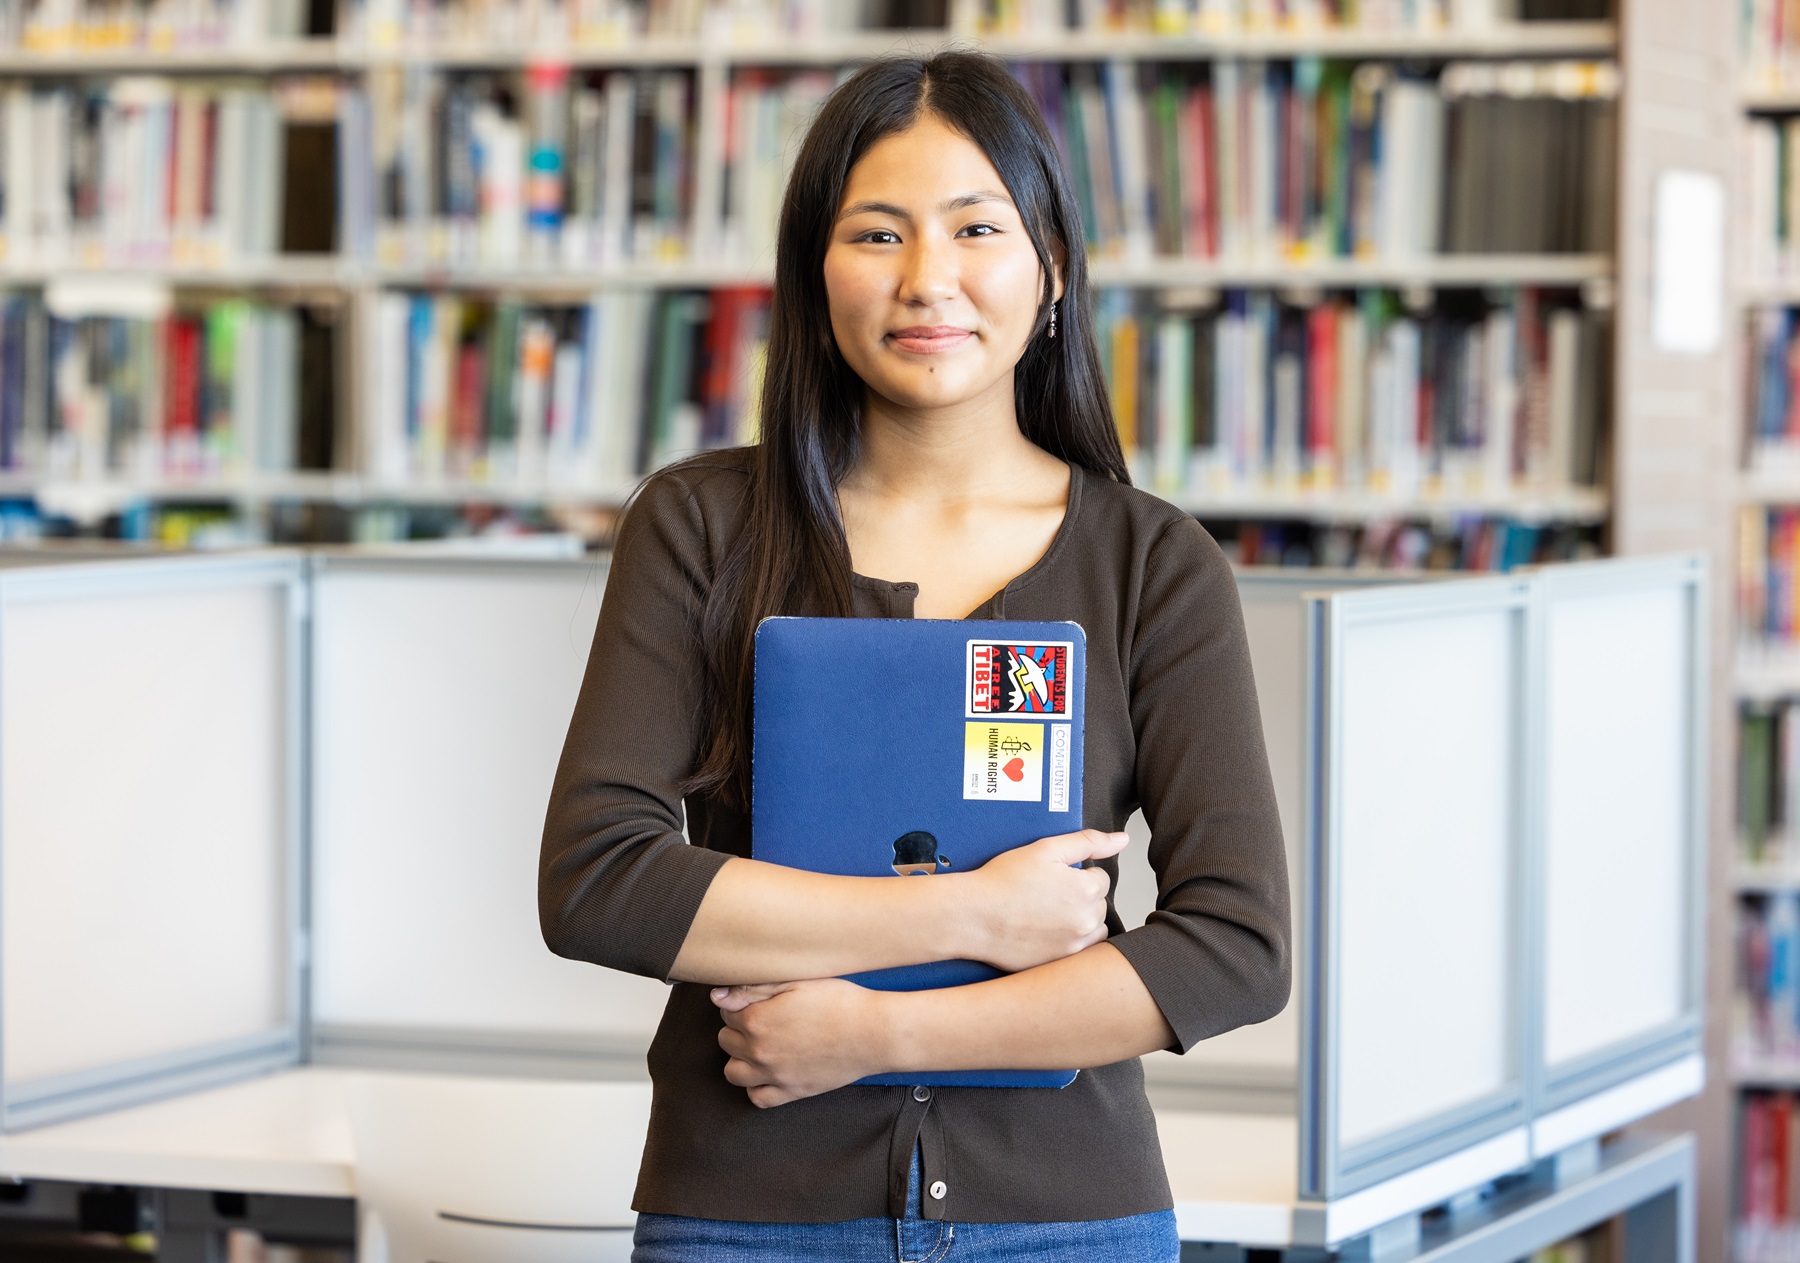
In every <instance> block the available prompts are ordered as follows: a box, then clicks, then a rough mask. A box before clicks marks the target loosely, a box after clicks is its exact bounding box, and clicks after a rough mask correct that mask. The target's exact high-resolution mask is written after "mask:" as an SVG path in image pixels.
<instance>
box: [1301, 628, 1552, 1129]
mask: <svg viewBox="0 0 1800 1263" xmlns="http://www.w3.org/2000/svg"><path fill="white" fill-rule="evenodd" d="M1518 627H1519V622H1518V615H1516V614H1514V613H1511V612H1508V611H1491V612H1489V611H1484V612H1465V613H1455V614H1445V615H1439V616H1420V615H1413V616H1409V617H1407V618H1405V619H1404V620H1396V621H1382V622H1368V623H1353V624H1351V625H1350V626H1349V627H1347V628H1346V630H1345V632H1344V641H1343V658H1342V662H1341V669H1342V678H1341V680H1340V681H1339V686H1340V688H1341V693H1340V695H1339V696H1340V700H1341V706H1342V711H1341V723H1342V728H1341V733H1340V736H1341V742H1342V745H1341V750H1342V761H1341V763H1340V765H1339V785H1340V794H1341V797H1340V800H1339V808H1340V811H1341V816H1340V820H1339V855H1340V865H1341V867H1340V870H1339V873H1338V875H1337V876H1338V880H1339V883H1340V884H1339V889H1338V903H1337V908H1338V915H1339V922H1338V944H1339V949H1340V955H1339V957H1338V961H1337V966H1336V967H1337V970H1338V974H1337V984H1338V987H1339V1004H1338V1009H1337V1011H1338V1014H1339V1018H1338V1021H1339V1028H1338V1038H1339V1063H1338V1064H1339V1077H1338V1090H1339V1097H1338V1101H1339V1108H1338V1140H1339V1143H1340V1145H1342V1146H1351V1145H1355V1144H1356V1143H1358V1142H1359V1141H1364V1140H1369V1139H1372V1138H1375V1137H1377V1136H1381V1135H1383V1134H1386V1133H1388V1132H1391V1131H1393V1130H1394V1129H1396V1128H1399V1127H1402V1126H1405V1125H1406V1124H1408V1123H1411V1122H1415V1121H1417V1120H1420V1119H1423V1118H1427V1117H1431V1116H1433V1115H1437V1114H1440V1113H1442V1112H1444V1111H1446V1110H1449V1109H1452V1108H1454V1107H1456V1106H1458V1105H1462V1104H1465V1103H1468V1102H1472V1101H1475V1100H1477V1099H1480V1098H1482V1097H1485V1096H1487V1095H1489V1094H1491V1093H1494V1092H1496V1091H1499V1090H1502V1089H1504V1088H1505V1087H1507V1086H1508V1085H1509V1084H1511V1083H1513V1082H1514V1081H1515V1079H1516V1068H1515V1058H1514V1055H1513V1052H1512V1047H1513V1039H1514V1027H1513V1025H1512V1019H1511V1018H1510V1016H1509V1009H1510V1007H1511V1006H1510V1005H1509V1004H1507V1003H1505V1002H1504V997H1506V996H1509V995H1511V994H1512V987H1513V981H1514V979H1513V974H1512V968H1513V967H1512V950H1513V946H1514V944H1513V931H1512V928H1511V918H1512V911H1511V903H1512V898H1513V891H1512V886H1513V880H1514V879H1513V864H1512V835H1513V820H1514V811H1515V805H1514V802H1513V787H1514V785H1515V768H1514V761H1515V758H1516V755H1515V753H1514V745H1513V739H1514V737H1515V734H1516V733H1517V720H1516V715H1515V712H1514V702H1513V699H1514V696H1515V692H1514V690H1515V686H1516V674H1517V669H1518V668H1517V665H1516V663H1517V659H1516V650H1517V641H1516V637H1517V635H1518Z"/></svg>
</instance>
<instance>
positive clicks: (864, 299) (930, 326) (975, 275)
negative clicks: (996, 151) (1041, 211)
mask: <svg viewBox="0 0 1800 1263" xmlns="http://www.w3.org/2000/svg"><path fill="white" fill-rule="evenodd" d="M1042 286H1043V272H1042V269H1041V267H1040V265H1039V263H1038V257H1037V251H1036V250H1034V249H1033V248H1032V244H1031V238H1030V237H1029V236H1028V235H1027V234H1026V232H1025V225H1024V221H1023V220H1022V219H1021V218H1020V217H1019V212H1018V210H1017V208H1015V207H1014V205H1013V203H1012V198H1011V196H1010V195H1009V194H1008V193H1007V191H1006V183H1005V181H1003V180H1002V179H1001V178H1000V173H999V172H998V171H996V170H994V164H993V163H991V162H989V161H988V158H987V155H986V154H984V153H983V152H982V151H981V149H980V148H979V147H978V146H977V145H976V144H975V143H974V142H973V141H971V140H969V139H968V138H967V137H965V136H963V135H962V134H961V133H960V132H957V131H954V130H952V129H951V128H950V127H949V126H947V125H946V124H945V123H944V122H943V121H942V120H940V119H939V118H937V117H936V116H935V115H933V114H931V113H929V112H927V113H925V114H923V115H921V116H920V118H919V121H918V122H917V123H916V124H914V125H913V126H912V127H911V128H910V129H908V130H907V131H904V132H897V133H895V134H894V135H892V136H888V137H886V138H885V139H883V140H881V141H879V142H877V143H876V144H874V145H873V146H871V147H870V148H869V150H868V152H866V153H865V154H864V155H863V156H862V158H861V160H859V161H858V162H857V164H856V165H855V166H854V167H852V168H851V170H850V177H849V180H848V181H847V182H846V184H845V186H844V200H843V202H842V203H841V204H840V205H839V207H838V218H837V222H836V224H835V225H833V228H832V233H831V244H830V245H829V246H828V247H827V248H826V251H825V292H826V295H827V298H828V300H829V302H830V307H831V329H832V333H833V334H835V335H836V337H837V344H838V348H839V350H840V351H841V352H842V353H843V356H844V359H845V360H846V361H847V362H848V363H849V365H850V367H851V368H853V369H855V370H856V373H857V375H858V376H859V377H861V378H862V380H863V382H864V383H865V384H866V385H867V386H868V387H869V388H870V389H871V390H873V391H874V392H876V393H877V394H878V395H880V396H881V397H882V398H884V399H887V400H890V401H892V402H893V403H894V404H896V405H898V406H900V407H904V408H941V407H945V406H949V405H954V404H959V403H964V402H966V401H969V400H972V399H975V398H977V397H979V396H981V395H982V394H984V393H986V392H989V391H994V390H996V388H999V389H1000V390H1001V391H1003V392H1004V393H1003V396H1002V397H1003V398H1005V399H1006V400H1007V402H1008V403H1010V401H1011V398H1012V371H1013V366H1014V365H1016V364H1017V363H1018V362H1019V357H1020V356H1021V355H1023V354H1024V351H1025V342H1026V339H1027V337H1028V336H1029V335H1030V333H1031V329H1032V325H1033V323H1034V322H1035V320H1036V317H1037V308H1038V302H1039V300H1040V296H1041V295H1042V292H1043V290H1042ZM1060 288H1061V287H1060V286H1058V290H1057V292H1060Z"/></svg>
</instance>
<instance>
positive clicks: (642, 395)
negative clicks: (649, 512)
mask: <svg viewBox="0 0 1800 1263" xmlns="http://www.w3.org/2000/svg"><path fill="white" fill-rule="evenodd" d="M767 338H768V297H767V292H766V291H763V290H755V289H724V290H717V291H713V292H711V293H693V292H685V291H679V292H660V293H658V292H651V291H646V290H618V291H609V292H605V293H602V294H599V295H597V296H596V297H595V298H594V299H593V301H591V302H590V303H588V304H587V305H585V306H582V307H542V306H529V305H522V304H519V303H515V302H507V301H501V302H497V303H486V302H477V301H468V300H465V299H462V298H459V297H455V296H450V295H431V294H399V293H395V294H387V295H384V296H383V297H382V298H381V299H380V302H379V309H378V312H377V315H376V345H375V352H374V358H373V363H374V365H375V372H374V373H373V375H372V383H371V397H370V399H369V401H368V405H367V407H366V408H365V410H364V413H363V420H364V423H365V424H364V433H363V441H364V449H363V453H362V456H363V460H364V468H365V469H366V470H367V471H368V472H370V473H371V474H372V475H374V477H375V478H376V479H377V480H378V481H383V482H409V481H410V482H417V481H423V482H426V483H430V482H432V481H442V480H445V479H451V480H465V481H472V482H484V483H492V484H496V485H507V484H520V483H522V484H525V485H530V486H542V485H548V486H550V487H554V488H566V489H569V490H572V491H588V492H597V493H600V494H603V495H619V494H622V493H623V492H624V491H626V490H628V489H629V488H630V486H631V484H632V483H633V482H635V481H636V479H637V478H638V477H640V476H641V475H642V474H643V473H645V472H647V471H649V470H652V469H655V468H657V467H659V466H661V465H663V464H666V463H667V462H668V461H670V460H673V459H676V458H677V457H679V456H682V455H687V454H690V453H692V452H695V451H699V450H702V449H706V448H714V447H727V446H733V445H736V444H739V443H743V442H749V441H752V440H753V439H754V437H755V433H756V420H755V413H756V392H757V390H758V389H759V385H760V381H761V366H762V363H763V360H764V356H765V348H766V344H767Z"/></svg>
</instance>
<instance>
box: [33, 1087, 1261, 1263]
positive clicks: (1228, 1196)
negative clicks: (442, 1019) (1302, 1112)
mask: <svg viewBox="0 0 1800 1263" xmlns="http://www.w3.org/2000/svg"><path fill="white" fill-rule="evenodd" d="M387 1073H388V1072H381V1071H362V1070H345V1069H339V1068H332V1067H321V1066H307V1067H302V1068H300V1069H297V1070H287V1071H282V1072H280V1073H277V1074H271V1075H265V1076H263V1077H261V1078H257V1079H251V1080H249V1081H247V1082H244V1083H238V1084H233V1085H231V1086H230V1087H223V1088H214V1089H212V1090H210V1091H205V1092H195V1093H191V1094H189V1095H187V1096H180V1097H174V1098H172V1099H170V1100H167V1101H158V1102H156V1103H155V1104H151V1105H140V1106H137V1107H135V1108H133V1109H124V1110H116V1111H113V1112H112V1113H108V1114H98V1115H95V1116H94V1117H92V1118H84V1119H78V1120H76V1121H75V1122H71V1123H59V1124H56V1125H54V1126H50V1127H38V1128H34V1129H32V1130H30V1131H22V1132H14V1133H12V1134H11V1135H5V1136H0V1174H4V1175H10V1176H18V1177H21V1178H28V1179H45V1180H76V1181H91V1182H94V1183H108V1184H137V1185H145V1186H156V1187H170V1188H207V1189H225V1190H230V1191H232V1192H248V1193H296V1194H305V1195H313V1196H331V1197H354V1196H356V1151H355V1146H354V1144H353V1143H352V1140H351V1135H350V1120H349V1111H348V1108H347V1106H346V1097H345V1090H344V1089H345V1085H346V1083H347V1082H348V1080H349V1078H350V1077H351V1076H352V1075H369V1076H372V1077H375V1078H381V1077H383V1076H384V1075H385V1074H387ZM1156 1118H1157V1127H1158V1129H1159V1131H1160V1133H1161V1136H1162V1146H1163V1158H1164V1161H1165V1163H1166V1164H1167V1166H1168V1170H1169V1181H1170V1183H1171V1184H1172V1185H1173V1186H1174V1191H1175V1201H1176V1208H1175V1211H1176V1217H1177V1219H1178V1221H1179V1222H1180V1224H1181V1229H1182V1236H1183V1237H1184V1238H1185V1239H1187V1240H1190V1241H1194V1240H1211V1241H1235V1240H1247V1241H1269V1240H1284V1239H1288V1233H1289V1232H1290V1231H1291V1229H1290V1225H1291V1223H1292V1217H1293V1211H1294V1200H1295V1189H1296V1175H1295V1149H1294V1144H1295V1121H1294V1119H1293V1118H1291V1117H1280V1116H1267V1115H1252V1114H1202V1113H1197V1112H1190V1111H1176V1110H1159V1111H1158V1112H1157V1116H1156Z"/></svg>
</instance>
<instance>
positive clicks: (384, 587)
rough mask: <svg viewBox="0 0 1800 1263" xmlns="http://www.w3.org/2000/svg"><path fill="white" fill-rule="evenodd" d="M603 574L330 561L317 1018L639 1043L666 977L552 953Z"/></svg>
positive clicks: (318, 638) (322, 653) (318, 822)
mask: <svg viewBox="0 0 1800 1263" xmlns="http://www.w3.org/2000/svg"><path fill="white" fill-rule="evenodd" d="M604 573H605V572H604V570H603V569H602V568H600V567H599V566H597V565H595V564H592V563H570V564H569V565H567V566H543V565H521V566H519V567H518V568H517V569H516V570H511V571H509V570H508V569H506V568H504V567H501V566H495V565H492V564H487V565H481V566H457V565H455V564H451V563H437V564H431V563H425V564H421V565H420V566H418V567H417V568H407V567H402V566H398V565H381V564H372V565H368V566H366V567H357V566H355V565H353V564H347V563H341V562H332V563H328V565H327V566H326V568H325V569H324V571H323V572H322V574H321V576H320V578H319V580H318V584H317V587H316V589H315V591H316V601H317V605H316V610H315V620H316V621H315V628H314V637H315V641H314V643H315V654H314V664H315V666H314V671H315V684H314V696H315V698H316V711H315V719H316V723H317V725H318V727H317V733H316V740H315V746H314V769H315V772H314V775H315V783H314V786H315V796H316V797H315V812H316V815H315V826H314V891H315V894H314V906H313V922H314V927H315V932H314V941H315V943H316V945H317V946H316V952H315V964H314V1000H315V1004H316V1006H317V1007H316V1010H315V1017H316V1019H317V1020H318V1021H319V1022H321V1023H339V1024H346V1025H357V1026H390V1027H391V1026H398V1027H411V1028H430V1029H456V1030H480V1031H515V1032H534V1033H538V1032H541V1033H552V1034H565V1035H566V1034H578V1035H579V1034H611V1035H642V1036H644V1037H645V1039H646V1040H647V1039H648V1035H649V1033H650V1032H651V1031H652V1030H653V1029H654V1028H655V1024H656V1020H657V1018H658V1017H659V1016H660V1014H661V1011H662V1004H663V1000H664V997H665V995H666V990H665V988H664V987H663V986H662V985H661V984H660V983H657V982H654V981H651V980H648V979H643V978H636V977H631V976H628V975H625V974H620V973H616V972H613V971H611V970H606V969H601V968H599V967H598V966H594V965H589V964H584V963H581V962H577V961H570V960H564V959H562V958H560V957H557V956H553V955H552V954H551V953H550V951H549V949H548V948H546V947H545V946H544V940H543V936H542V934H541V932H540V931H539V928H538V919H537V857H538V846H539V842H540V840H541V837H542V833H543V827H544V812H545V808H546V807H547V806H548V804H549V801H550V782H551V778H552V776H553V775H554V773H555V770H556V762H557V759H558V757H559V756H560V754H561V751H562V743H563V738H564V736H565V735H566V734H567V731H568V726H569V715H570V713H571V711H572V710H573V708H574V705H575V694H576V692H577V690H578V688H579V687H580V684H581V676H582V671H583V668H584V667H585V666H586V663H587V655H588V648H589V645H590V643H591V642H592V640H593V634H594V620H595V617H596V615H597V613H598V609H599V593H600V587H601V584H602V582H603V580H604Z"/></svg>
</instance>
